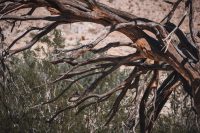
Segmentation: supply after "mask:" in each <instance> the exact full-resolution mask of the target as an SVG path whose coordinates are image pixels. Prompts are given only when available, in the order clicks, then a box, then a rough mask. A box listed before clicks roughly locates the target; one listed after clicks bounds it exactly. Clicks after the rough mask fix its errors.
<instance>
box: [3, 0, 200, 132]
mask: <svg viewBox="0 0 200 133" xmlns="http://www.w3.org/2000/svg"><path fill="white" fill-rule="evenodd" d="M12 2H13V3H14V4H13V5H10V6H8V7H6V8H5V9H3V10H1V11H0V13H1V14H8V13H9V12H12V10H18V9H21V8H32V7H33V8H32V9H33V10H34V9H35V8H37V7H46V8H47V10H49V11H50V12H51V13H52V15H55V14H56V15H57V16H48V17H31V16H29V15H28V16H9V15H3V16H2V17H1V18H0V21H3V20H14V21H27V20H47V21H53V23H52V24H50V25H49V26H47V27H45V28H44V29H39V30H42V31H41V32H40V33H39V34H37V35H36V36H35V37H34V38H33V39H32V40H31V41H30V43H29V44H27V45H26V46H25V47H21V48H18V49H13V50H10V49H11V48H12V46H13V45H15V43H16V41H18V40H19V39H17V40H15V41H14V42H13V43H12V44H11V45H10V46H9V47H8V48H7V49H6V51H5V53H4V55H3V56H4V57H6V56H9V55H14V54H16V53H18V52H21V51H24V50H26V49H29V48H30V47H32V46H33V45H34V44H35V43H36V42H37V41H38V40H39V39H40V38H41V37H43V36H44V35H46V34H47V33H49V32H50V31H51V30H52V29H54V28H55V27H56V26H57V25H60V24H67V23H74V22H93V23H98V24H101V25H103V26H106V27H107V28H108V29H107V30H106V33H104V34H103V36H101V37H100V38H98V39H97V40H96V41H95V42H93V43H92V44H90V45H88V46H87V47H82V48H79V49H77V50H75V51H78V52H77V55H76V56H75V57H73V58H72V59H70V60H69V61H65V60H64V59H60V60H59V61H57V62H54V63H55V64H56V63H60V62H67V63H69V64H71V65H75V67H78V66H83V65H85V64H90V63H94V62H100V61H112V63H113V64H114V65H115V67H114V65H113V64H112V63H111V64H106V65H108V66H109V65H110V66H112V65H113V68H112V69H110V70H108V71H106V72H105V73H103V74H102V76H101V77H100V78H99V79H98V80H97V81H96V82H94V83H93V84H92V85H91V86H90V88H89V89H86V91H85V92H84V93H83V95H82V97H80V98H79V99H78V100H80V99H82V100H81V101H79V102H78V103H77V105H75V106H73V107H76V106H78V105H79V104H80V103H82V102H84V101H85V100H86V99H88V97H85V96H86V94H88V93H90V92H92V91H93V89H94V88H95V87H96V86H97V84H98V83H99V82H100V80H101V79H102V78H105V77H106V76H107V75H108V74H110V73H111V72H113V71H114V70H116V69H118V68H119V66H120V65H123V64H126V65H128V63H130V62H134V61H136V60H139V59H151V60H154V61H155V62H158V64H159V62H165V63H166V64H168V65H170V66H171V67H172V68H173V70H174V73H173V74H174V75H173V76H175V77H176V78H175V79H174V80H173V81H174V82H172V81H170V79H166V81H165V84H167V83H172V84H170V85H169V84H168V85H163V86H162V85H161V87H160V89H161V90H162V89H163V90H164V92H163V93H158V95H159V94H160V95H159V96H160V97H158V98H160V99H157V101H156V107H157V108H156V111H155V116H154V117H153V118H152V119H153V121H154V120H156V118H157V115H158V114H159V112H160V110H161V109H162V107H163V106H164V103H165V102H166V101H167V99H168V97H169V95H170V94H171V92H172V90H170V88H171V87H172V86H173V85H174V84H175V81H176V82H177V81H178V80H180V81H181V82H184V84H187V88H186V89H188V87H190V88H189V89H188V90H189V91H192V94H193V97H194V103H195V108H196V111H197V113H198V114H200V102H199V101H200V61H199V50H198V49H197V48H196V46H195V45H194V44H193V43H195V42H191V41H188V39H187V38H186V37H185V35H184V33H183V32H182V31H181V30H180V29H179V26H180V25H181V24H182V22H180V25H178V26H176V25H174V24H172V23H170V19H171V18H172V16H173V13H174V11H175V10H176V8H177V6H178V4H179V3H180V2H181V0H178V1H177V2H176V3H174V6H173V9H172V11H171V12H170V13H169V15H168V16H167V17H166V19H167V22H165V20H166V19H164V20H163V22H162V23H158V22H153V21H151V20H148V19H145V18H140V17H137V16H135V15H132V14H129V13H127V12H122V11H119V10H116V9H114V8H111V7H108V6H106V5H104V4H102V3H99V2H96V1H94V0H30V1H18V2H16V1H12ZM2 3H3V2H2ZM189 5H190V6H191V4H189ZM0 7H1V6H0ZM2 7H3V5H2ZM2 7H1V8H2ZM186 7H187V8H186V10H188V8H189V9H191V7H189V6H188V5H187V4H186ZM33 10H32V11H33ZM191 12H192V11H190V13H191ZM184 19H185V16H183V18H182V21H184ZM190 20H191V19H190ZM174 29H176V30H175V31H173V30H174ZM144 30H148V31H150V32H152V33H153V34H154V35H155V36H156V38H153V37H151V36H149V35H148V34H147V33H145V32H144ZM112 31H119V32H121V33H123V34H125V35H126V36H127V37H129V38H130V39H131V40H132V42H133V43H132V44H129V46H130V47H134V48H136V49H137V52H136V53H135V54H132V55H129V56H126V57H119V58H118V57H116V58H115V59H111V58H101V59H100V58H99V59H96V60H95V59H94V60H90V61H87V62H83V63H80V64H79V63H76V62H73V61H74V60H75V59H76V58H78V57H79V56H81V55H83V54H84V53H86V52H87V51H92V50H93V48H94V46H96V45H97V44H98V43H99V42H100V41H101V40H103V39H104V38H105V37H106V36H107V35H108V34H109V33H111V32H112ZM171 32H174V34H175V35H176V36H177V37H178V39H179V41H180V43H179V44H174V42H167V41H166V40H167V38H168V37H169V36H170V33H171ZM27 33H28V32H27ZM21 37H23V36H21ZM192 37H193V36H192ZM105 49H106V48H105ZM99 51H100V50H99ZM93 52H94V50H93ZM122 59H124V60H122ZM116 60H117V61H118V60H119V63H118V62H117V61H116ZM116 63H118V64H117V65H116ZM135 66H136V65H135ZM104 67H105V66H104ZM137 67H140V68H141V69H143V70H144V69H145V67H144V66H143V64H139V65H138V66H137ZM141 69H138V71H139V72H140V71H141ZM162 69H163V68H162ZM162 69H158V70H162ZM82 73H84V72H82ZM82 73H81V74H82ZM79 74H80V73H73V74H72V75H69V73H67V74H66V75H64V76H62V77H61V78H59V79H57V80H55V81H54V82H57V81H59V80H62V79H66V78H69V77H70V76H74V75H79ZM131 77H132V76H131ZM131 77H130V78H131ZM133 77H134V76H133ZM133 77H132V78H133ZM177 78H178V79H177ZM181 78H182V79H184V80H181ZM131 82H132V80H130V81H129V80H128V81H127V80H126V81H125V85H127V87H128V88H127V87H126V88H123V87H121V89H122V88H123V90H122V92H121V95H120V96H121V97H120V98H118V99H116V105H114V106H113V109H112V111H114V113H116V111H117V109H118V105H119V103H120V101H121V99H122V98H123V96H124V95H125V94H126V92H127V89H130V88H131V85H132V83H131ZM136 84H137V83H136ZM185 86H186V85H185ZM150 87H151V86H150ZM119 88H120V87H119ZM191 89H192V90H191ZM158 91H160V90H159V89H158ZM165 91H166V93H167V94H166V95H165ZM113 92H114V91H113ZM63 93H64V92H63ZM146 93H147V94H146V95H147V96H144V98H143V101H142V103H141V107H142V108H144V107H145V102H146V101H145V99H147V97H148V93H149V92H148V90H147V92H146ZM110 95H111V94H110V93H109V94H107V96H108V97H109V96H110ZM163 95H165V96H164V97H162V96H163ZM89 97H93V96H89ZM95 97H101V98H102V96H96V95H95ZM104 98H105V99H107V97H104V96H103V99H104ZM56 99H57V98H56ZM103 99H101V100H102V101H103ZM101 100H99V101H101ZM115 106H117V107H115ZM68 108H69V107H68ZM68 108H66V109H68ZM142 108H141V109H142ZM64 110H65V109H63V110H61V111H58V112H62V111H64ZM140 113H141V114H143V113H144V112H143V111H142V110H141V112H140ZM58 114H59V113H58ZM141 119H143V118H141ZM141 122H143V123H144V121H141ZM146 128H147V127H146ZM148 128H149V131H150V130H151V128H152V123H149V125H148ZM143 132H145V130H144V131H143Z"/></svg>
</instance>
